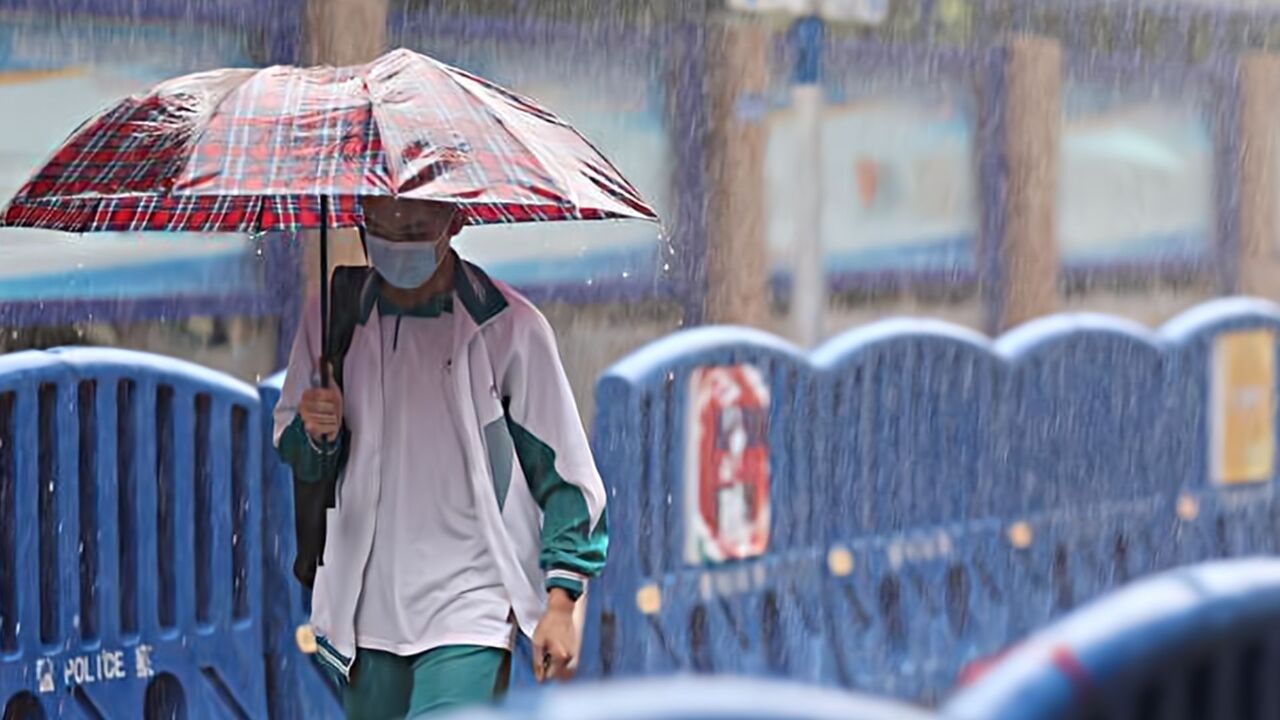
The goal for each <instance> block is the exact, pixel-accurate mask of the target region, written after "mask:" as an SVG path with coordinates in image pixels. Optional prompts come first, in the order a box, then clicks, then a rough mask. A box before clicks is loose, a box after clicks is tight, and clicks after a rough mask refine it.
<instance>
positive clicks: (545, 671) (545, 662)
mask: <svg viewBox="0 0 1280 720" xmlns="http://www.w3.org/2000/svg"><path fill="white" fill-rule="evenodd" d="M541 679H542V680H550V679H551V653H543V654H542V678H541Z"/></svg>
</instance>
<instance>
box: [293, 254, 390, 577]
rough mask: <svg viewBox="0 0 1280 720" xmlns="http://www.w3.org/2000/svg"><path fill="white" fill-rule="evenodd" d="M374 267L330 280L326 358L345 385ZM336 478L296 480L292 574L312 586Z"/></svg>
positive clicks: (337, 272)
mask: <svg viewBox="0 0 1280 720" xmlns="http://www.w3.org/2000/svg"><path fill="white" fill-rule="evenodd" d="M372 273H373V269H372V268H367V267H338V268H334V271H333V276H332V279H331V282H330V285H329V287H330V294H329V297H330V304H329V333H328V337H329V347H328V348H326V352H325V357H326V358H327V359H328V360H329V363H330V365H331V366H332V368H333V375H332V377H333V381H334V382H335V383H336V384H337V386H338V388H339V389H341V388H342V371H343V367H344V366H345V360H346V356H347V350H348V349H349V348H350V347H351V338H352V337H353V336H354V335H355V331H356V326H357V325H359V324H360V318H361V314H362V311H363V308H362V307H361V304H362V301H363V299H364V298H363V295H364V290H365V288H366V287H367V286H368V283H369V281H370V278H371V277H372ZM350 443H351V439H350V437H349V436H348V437H347V438H346V442H345V443H344V444H343V447H342V450H341V452H342V454H343V456H342V457H340V458H339V467H341V464H342V463H345V461H346V457H345V456H346V454H347V453H348V452H350ZM337 488H338V482H337V477H336V476H335V477H332V478H326V479H324V480H322V481H320V482H302V481H300V480H298V479H297V478H294V481H293V527H294V537H295V540H296V541H297V555H296V556H295V557H294V560H293V574H294V576H296V577H297V578H298V580H299V582H301V583H302V584H303V585H305V586H306V587H312V586H313V585H314V583H315V578H316V569H317V568H318V567H319V566H320V565H322V564H323V559H324V546H325V536H326V534H327V532H328V527H327V522H326V518H327V515H326V512H327V511H328V509H329V508H331V507H333V506H334V505H335V502H336V496H337Z"/></svg>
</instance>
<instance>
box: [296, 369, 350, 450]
mask: <svg viewBox="0 0 1280 720" xmlns="http://www.w3.org/2000/svg"><path fill="white" fill-rule="evenodd" d="M320 362H321V367H322V368H323V370H322V372H321V378H322V380H321V383H322V386H321V387H318V388H309V389H307V390H304V391H303V392H302V401H301V402H300V403H299V404H298V414H299V415H301V416H302V425H303V427H304V428H305V429H306V431H307V434H308V435H310V436H311V439H312V440H314V441H315V442H317V443H325V444H330V443H334V442H337V440H338V433H339V432H340V431H341V430H342V391H341V390H339V389H338V388H337V387H334V386H333V383H332V382H331V377H330V374H329V366H328V364H327V363H326V362H325V361H324V360H323V359H321V361H320Z"/></svg>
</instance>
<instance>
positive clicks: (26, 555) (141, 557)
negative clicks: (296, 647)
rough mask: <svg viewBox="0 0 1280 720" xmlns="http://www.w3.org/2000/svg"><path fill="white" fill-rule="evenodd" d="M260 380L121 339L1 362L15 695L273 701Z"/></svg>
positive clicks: (9, 655)
mask: <svg viewBox="0 0 1280 720" xmlns="http://www.w3.org/2000/svg"><path fill="white" fill-rule="evenodd" d="M259 427H260V426H259V410H258V399H257V395H256V394H255V393H254V392H253V389H252V388H250V387H248V386H245V385H243V384H242V383H239V382H236V381H234V380H231V379H230V378H227V377H225V376H223V375H220V374H217V373H213V372H210V371H208V370H205V369H203V368H200V367H197V366H194V365H190V364H187V363H182V362H178V361H174V360H168V359H164V358H158V357H155V356H150V355H143V354H140V353H131V352H124V351H114V350H91V349H78V350H65V351H53V352H30V353H20V354H14V355H7V356H4V357H0V704H3V705H4V707H5V711H4V712H5V713H6V715H5V716H6V717H9V716H10V715H9V714H8V713H10V712H12V713H14V715H13V716H14V717H31V718H40V717H70V718H76V717H79V718H93V719H99V718H104V717H106V718H126V717H128V718H133V717H139V716H140V711H141V714H142V715H144V716H145V717H171V716H173V717H186V718H246V717H262V716H263V715H265V713H266V690H265V687H264V682H263V678H264V672H263V663H262V657H263V646H262V585H261V565H260V562H261V561H260V558H261V540H260V536H259V529H260V522H261V518H260V515H259V505H258V502H257V497H258V493H259V492H260V491H261V463H260V462H258V460H257V458H259V457H261V433H260V431H259Z"/></svg>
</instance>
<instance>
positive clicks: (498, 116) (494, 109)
mask: <svg viewBox="0 0 1280 720" xmlns="http://www.w3.org/2000/svg"><path fill="white" fill-rule="evenodd" d="M420 57H425V56H420ZM427 60H428V61H430V62H435V61H434V60H431V59H430V58H427ZM436 65H437V68H438V69H439V70H441V71H442V72H443V73H444V75H445V76H446V77H447V78H449V81H450V82H452V83H453V84H454V85H455V86H457V87H458V88H459V89H460V90H462V91H464V92H465V93H466V94H467V96H468V97H471V98H475V99H477V100H479V101H480V102H482V103H483V104H484V105H485V107H487V108H488V109H489V111H490V112H491V113H492V115H491V116H492V117H493V119H494V121H495V122H496V123H497V125H498V126H499V127H501V128H502V130H503V131H504V132H505V133H506V134H507V136H509V137H510V138H511V139H512V140H513V141H514V142H515V143H516V144H517V145H519V146H520V147H521V148H523V149H524V150H525V152H527V153H528V154H529V157H531V158H533V160H534V161H535V162H536V163H537V166H538V168H539V169H540V170H541V171H542V173H543V175H545V176H546V177H548V178H552V179H553V182H554V183H555V185H556V190H557V191H558V192H559V193H560V195H561V196H562V197H564V198H566V199H567V200H568V201H569V202H570V204H571V205H572V206H573V207H574V208H577V207H578V200H577V198H573V197H570V195H571V194H572V191H573V184H572V183H571V182H569V180H568V178H566V177H564V176H563V174H562V173H560V172H559V171H558V169H557V168H556V167H555V164H554V163H548V162H547V161H546V160H545V159H544V157H543V155H542V153H540V152H539V151H538V150H537V149H535V148H534V147H533V146H532V145H530V143H529V142H528V141H527V140H526V139H525V138H523V137H522V136H521V135H520V133H517V132H515V131H514V130H513V129H512V128H511V126H510V123H509V122H508V121H507V118H506V116H505V115H506V112H505V111H506V108H504V107H502V106H499V105H497V104H495V102H494V99H493V98H491V97H490V96H489V93H490V92H492V91H491V90H490V89H489V88H487V87H484V86H483V84H482V83H478V84H480V85H481V87H480V92H477V91H476V90H475V89H474V88H471V87H469V86H468V85H467V83H464V82H463V79H464V78H466V79H468V80H470V76H469V75H467V74H466V73H463V72H461V71H458V70H456V69H455V68H453V67H452V66H450V65H446V64H444V63H439V62H436ZM575 132H576V131H575Z"/></svg>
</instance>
